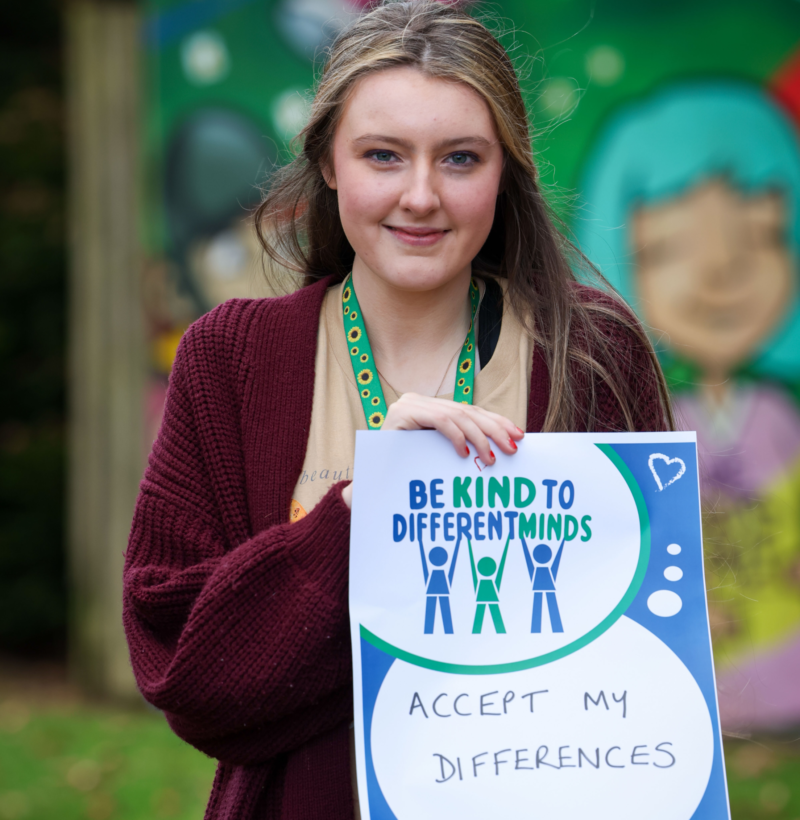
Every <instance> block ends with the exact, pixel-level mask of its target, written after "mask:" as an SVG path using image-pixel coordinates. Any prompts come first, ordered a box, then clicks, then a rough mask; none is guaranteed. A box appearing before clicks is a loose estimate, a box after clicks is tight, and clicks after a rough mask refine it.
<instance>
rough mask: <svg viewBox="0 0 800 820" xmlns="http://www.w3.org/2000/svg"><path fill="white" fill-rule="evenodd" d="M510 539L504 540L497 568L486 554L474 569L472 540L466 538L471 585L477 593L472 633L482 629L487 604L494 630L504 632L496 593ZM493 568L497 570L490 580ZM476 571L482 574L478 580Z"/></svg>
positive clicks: (477, 632)
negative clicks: (504, 543) (493, 577)
mask: <svg viewBox="0 0 800 820" xmlns="http://www.w3.org/2000/svg"><path fill="white" fill-rule="evenodd" d="M510 540H511V538H510V537H509V538H508V539H507V540H506V546H505V549H504V550H503V557H502V558H501V559H500V568H499V569H498V568H497V564H496V563H495V562H494V559H493V558H489V557H488V556H486V557H485V558H481V560H480V561H478V568H477V571H476V570H475V558H474V556H473V554H472V542H471V541H470V540H469V539H467V544H468V546H469V564H470V566H471V567H472V586H473V587H474V588H475V592H476V593H477V595H476V601H477V604H478V605H477V606H476V607H475V621H474V623H473V624H472V634H473V635H480V633H481V630H482V629H483V616H484V615H485V614H486V605H487V604H488V605H489V612H491V614H492V623H493V624H494V631H495V632H496V633H497V634H498V635H504V634H505V631H506V627H505V624H504V623H503V616H502V615H501V614H500V599H499V598H498V597H497V593H498V592H499V591H500V584H502V583H503V569H504V568H505V565H506V555H507V554H508V542H509V541H510ZM495 570H497V577H496V578H495V579H494V580H492V576H493V575H494V573H495ZM478 573H480V574H481V575H482V576H483V577H482V578H481V579H480V581H479V580H478Z"/></svg>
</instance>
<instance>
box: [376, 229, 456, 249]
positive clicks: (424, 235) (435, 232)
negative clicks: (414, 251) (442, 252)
mask: <svg viewBox="0 0 800 820" xmlns="http://www.w3.org/2000/svg"><path fill="white" fill-rule="evenodd" d="M383 227H384V228H386V230H387V231H389V232H390V233H391V234H392V236H394V237H396V238H397V239H398V240H399V241H400V242H402V243H403V244H405V245H410V246H412V247H416V248H427V247H430V246H432V245H435V244H436V243H437V242H439V241H440V240H441V239H442V238H443V237H444V236H445V235H446V234H448V233H450V230H449V228H419V227H410V226H409V227H405V226H400V225H384V226H383Z"/></svg>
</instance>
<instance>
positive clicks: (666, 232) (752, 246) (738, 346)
mask: <svg viewBox="0 0 800 820" xmlns="http://www.w3.org/2000/svg"><path fill="white" fill-rule="evenodd" d="M631 227H632V241H633V250H634V252H635V254H636V261H637V271H636V281H637V287H638V292H639V296H640V297H641V300H642V311H643V313H644V317H645V320H646V321H647V322H648V323H649V324H650V325H652V326H653V327H654V328H655V329H657V330H659V331H662V332H663V333H665V334H666V336H667V341H668V343H669V345H670V346H671V347H672V348H673V350H675V352H676V353H678V354H679V355H681V356H683V357H684V358H686V359H689V360H690V361H693V362H696V363H697V364H698V365H700V367H701V368H703V369H704V370H705V371H706V372H709V373H712V374H714V376H717V377H719V376H724V375H726V374H727V373H729V372H730V371H731V369H733V368H734V367H735V366H736V365H737V364H739V363H740V362H742V361H744V360H746V359H747V358H748V357H750V356H751V355H752V354H753V352H754V350H755V348H756V347H757V346H758V344H759V342H761V341H762V340H763V339H764V338H765V337H766V336H767V335H768V334H769V333H771V332H772V331H773V329H774V328H775V326H776V324H777V322H778V321H779V320H780V319H781V317H782V316H783V314H784V313H785V311H786V309H787V307H788V306H789V303H790V300H791V296H792V282H793V278H794V271H793V269H792V258H791V254H790V252H789V249H788V248H787V245H786V240H785V230H786V208H785V205H784V203H783V200H782V198H781V197H780V195H779V194H777V193H774V192H767V193H759V194H754V195H746V194H743V193H741V192H740V191H738V190H736V189H735V188H733V187H731V186H730V185H729V184H728V183H727V182H726V181H725V180H723V179H712V180H710V181H708V182H705V183H703V184H701V185H698V186H697V187H695V188H693V189H692V190H691V191H689V192H688V193H686V194H684V195H683V196H680V197H677V198H675V199H672V200H670V201H669V202H666V203H663V204H661V205H656V206H653V207H641V208H639V209H638V210H637V211H636V212H635V213H634V215H633V220H632V225H631Z"/></svg>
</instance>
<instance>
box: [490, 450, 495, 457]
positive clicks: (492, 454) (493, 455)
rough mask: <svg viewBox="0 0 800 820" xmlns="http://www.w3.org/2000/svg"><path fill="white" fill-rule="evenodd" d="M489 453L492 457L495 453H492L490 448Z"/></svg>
mask: <svg viewBox="0 0 800 820" xmlns="http://www.w3.org/2000/svg"><path fill="white" fill-rule="evenodd" d="M489 455H490V456H491V457H492V458H495V454H494V453H493V452H492V451H491V450H489Z"/></svg>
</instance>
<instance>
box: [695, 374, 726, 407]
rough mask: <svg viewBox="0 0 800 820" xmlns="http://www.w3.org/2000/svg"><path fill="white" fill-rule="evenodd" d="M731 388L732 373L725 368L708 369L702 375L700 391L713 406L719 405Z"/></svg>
mask: <svg viewBox="0 0 800 820" xmlns="http://www.w3.org/2000/svg"><path fill="white" fill-rule="evenodd" d="M730 389H731V379H730V374H729V373H728V372H727V371H725V370H723V369H713V370H706V371H705V372H704V373H703V374H702V376H701V377H700V393H701V395H702V396H703V398H704V399H705V400H706V402H707V403H708V404H709V405H711V406H712V407H719V406H720V405H721V404H722V403H723V402H724V401H725V399H726V398H727V397H728V393H729V392H730Z"/></svg>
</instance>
